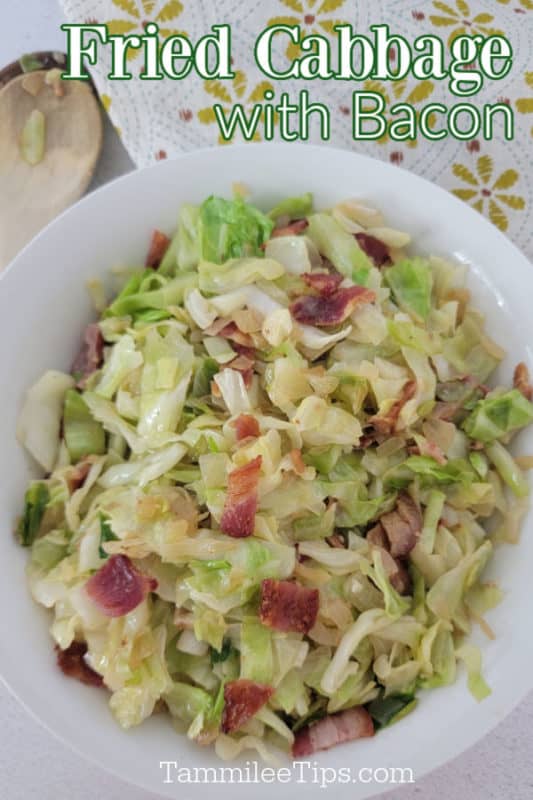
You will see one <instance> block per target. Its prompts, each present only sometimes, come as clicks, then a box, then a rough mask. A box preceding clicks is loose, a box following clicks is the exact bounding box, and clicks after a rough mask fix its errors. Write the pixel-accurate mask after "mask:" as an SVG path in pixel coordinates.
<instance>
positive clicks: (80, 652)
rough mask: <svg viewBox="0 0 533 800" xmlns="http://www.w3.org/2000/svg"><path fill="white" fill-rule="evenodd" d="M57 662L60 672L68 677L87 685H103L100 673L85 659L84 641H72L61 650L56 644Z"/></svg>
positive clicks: (85, 646) (85, 648) (85, 647)
mask: <svg viewBox="0 0 533 800" xmlns="http://www.w3.org/2000/svg"><path fill="white" fill-rule="evenodd" d="M55 650H56V653H57V664H58V666H59V668H60V669H61V670H62V672H63V673H64V674H65V675H67V676H68V677H69V678H76V680H78V681H81V682H82V683H85V684H86V685H87V686H103V685H104V680H103V678H102V676H101V675H99V674H98V673H97V672H95V671H94V669H91V667H90V666H89V665H88V664H87V663H86V661H85V658H84V656H85V653H86V652H87V645H86V644H85V642H72V644H71V645H70V647H67V649H66V650H61V649H60V648H59V647H58V646H57V645H56V648H55Z"/></svg>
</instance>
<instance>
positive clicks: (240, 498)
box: [220, 456, 263, 539]
mask: <svg viewBox="0 0 533 800" xmlns="http://www.w3.org/2000/svg"><path fill="white" fill-rule="evenodd" d="M262 463H263V459H262V457H261V456H257V458H254V459H253V461H249V462H248V464H245V465H244V467H238V468H237V469H234V470H233V472H230V474H229V480H228V494H227V497H226V502H225V504H224V512H223V514H222V519H221V521H220V527H221V529H222V531H223V532H224V533H227V535H228V536H233V537H234V538H235V539H242V538H244V537H246V536H251V535H252V533H253V532H254V525H255V512H256V511H257V484H258V483H259V473H260V472H261V464H262Z"/></svg>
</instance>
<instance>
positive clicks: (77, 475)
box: [66, 459, 92, 494]
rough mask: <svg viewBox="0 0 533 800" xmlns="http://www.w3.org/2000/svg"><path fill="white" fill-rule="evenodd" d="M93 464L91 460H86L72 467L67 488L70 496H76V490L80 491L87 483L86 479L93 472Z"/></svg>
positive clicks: (68, 475)
mask: <svg viewBox="0 0 533 800" xmlns="http://www.w3.org/2000/svg"><path fill="white" fill-rule="evenodd" d="M91 467H92V462H91V461H90V460H89V459H84V460H83V461H80V463H79V464H76V466H75V467H71V468H70V469H69V471H68V473H67V476H66V477H67V486H68V490H69V492H70V494H74V492H75V491H76V489H79V488H80V487H82V486H83V484H84V483H85V479H86V477H87V475H88V474H89V472H90V471H91Z"/></svg>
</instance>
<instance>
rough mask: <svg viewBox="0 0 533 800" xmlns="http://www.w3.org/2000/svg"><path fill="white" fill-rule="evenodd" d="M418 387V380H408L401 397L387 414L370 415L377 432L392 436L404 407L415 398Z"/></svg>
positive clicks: (371, 422)
mask: <svg viewBox="0 0 533 800" xmlns="http://www.w3.org/2000/svg"><path fill="white" fill-rule="evenodd" d="M416 389H417V383H416V381H408V382H407V383H406V384H405V386H404V387H403V389H402V393H401V395H400V397H399V398H398V400H396V402H395V403H393V405H392V406H391V407H390V409H389V410H388V411H387V413H386V414H383V416H381V415H379V414H376V415H375V416H373V417H370V419H369V420H368V421H369V423H370V424H371V425H372V426H373V428H374V430H375V431H376V432H377V433H379V434H382V435H383V436H390V435H391V434H393V433H394V431H395V430H396V425H397V423H398V419H399V416H400V414H401V411H402V408H403V407H404V405H405V404H406V403H408V402H409V400H412V399H413V397H414V396H415V394H416Z"/></svg>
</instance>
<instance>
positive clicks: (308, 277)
mask: <svg viewBox="0 0 533 800" xmlns="http://www.w3.org/2000/svg"><path fill="white" fill-rule="evenodd" d="M302 278H303V279H304V281H305V282H306V284H307V285H308V286H309V287H310V288H311V289H314V290H315V292H318V294H320V295H322V296H323V297H329V295H331V294H335V292H336V291H337V289H338V288H339V286H340V285H341V283H342V282H343V280H344V278H343V276H342V275H340V274H339V273H338V272H304V274H303V275H302Z"/></svg>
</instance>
